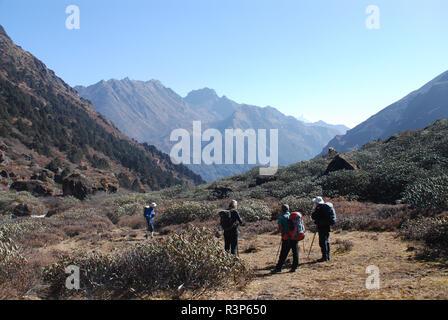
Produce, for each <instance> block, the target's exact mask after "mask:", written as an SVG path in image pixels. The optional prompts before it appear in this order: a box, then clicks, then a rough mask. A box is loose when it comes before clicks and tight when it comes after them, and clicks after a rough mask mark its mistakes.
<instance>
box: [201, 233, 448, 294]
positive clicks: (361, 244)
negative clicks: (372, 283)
mask: <svg viewBox="0 0 448 320" xmlns="http://www.w3.org/2000/svg"><path fill="white" fill-rule="evenodd" d="M331 237H332V238H335V236H334V235H333V234H332V236H331ZM337 239H339V240H338V242H344V241H350V242H352V243H353V247H352V249H351V250H350V251H348V252H345V253H344V254H343V255H334V257H333V258H332V261H330V262H326V263H315V260H316V259H317V258H319V257H320V249H319V246H318V245H317V244H316V243H314V246H313V249H312V252H311V256H310V259H309V260H308V259H307V258H306V255H307V254H304V253H303V243H300V248H301V252H300V267H299V269H298V271H297V272H296V273H293V274H291V273H289V272H287V269H285V271H283V272H282V273H280V274H276V275H271V274H270V268H272V267H273V266H274V264H275V262H276V258H277V257H274V255H275V254H276V251H277V249H278V244H279V237H278V236H274V235H270V234H264V235H260V236H259V237H258V238H257V242H256V243H257V246H258V247H259V248H260V249H261V250H260V251H258V252H250V253H245V251H246V249H248V248H251V247H252V246H253V240H252V241H244V240H243V241H242V242H241V250H240V252H241V257H242V258H243V259H244V260H246V261H247V262H248V263H249V264H250V265H251V266H252V267H253V269H254V275H255V280H253V281H252V282H250V283H249V284H248V285H247V287H246V288H245V289H244V290H240V291H239V290H234V291H232V292H229V291H228V290H227V291H225V292H224V291H219V292H215V293H212V294H207V295H206V296H204V297H203V298H204V299H236V300H246V299H268V300H270V299H293V300H303V299H311V300H313V299H337V300H346V299H448V281H447V279H448V270H447V269H443V268H439V267H437V266H433V265H431V264H424V263H419V262H415V261H414V260H412V259H411V257H412V253H411V252H408V251H407V243H405V242H402V241H400V240H397V239H396V238H395V233H391V232H384V233H377V234H372V233H369V232H340V233H338V234H337ZM310 242H311V238H308V239H307V242H306V249H307V250H308V249H309V246H310ZM332 245H333V250H334V249H336V245H335V241H334V240H332ZM288 260H289V262H291V258H289V259H288ZM369 265H376V266H378V267H379V268H380V289H379V290H367V289H366V287H365V281H366V278H367V274H366V267H367V266H369Z"/></svg>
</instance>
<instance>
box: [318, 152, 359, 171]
mask: <svg viewBox="0 0 448 320" xmlns="http://www.w3.org/2000/svg"><path fill="white" fill-rule="evenodd" d="M339 170H359V167H358V165H357V164H356V162H355V161H353V160H352V159H350V158H349V157H348V156H347V155H345V154H338V155H337V156H335V157H334V158H333V160H332V161H331V162H330V163H329V164H328V167H327V170H325V173H324V174H325V175H327V174H329V173H330V172H334V171H339Z"/></svg>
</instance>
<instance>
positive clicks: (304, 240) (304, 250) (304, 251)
mask: <svg viewBox="0 0 448 320" xmlns="http://www.w3.org/2000/svg"><path fill="white" fill-rule="evenodd" d="M305 242H306V233H305V237H304V238H303V253H305V254H306V249H305V247H306V245H305Z"/></svg>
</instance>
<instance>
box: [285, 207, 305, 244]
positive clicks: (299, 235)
mask: <svg viewBox="0 0 448 320" xmlns="http://www.w3.org/2000/svg"><path fill="white" fill-rule="evenodd" d="M288 229H289V230H288V233H287V234H284V235H283V240H298V241H302V240H303V239H305V225H304V224H303V219H302V214H301V213H300V212H291V214H290V215H289V219H288Z"/></svg>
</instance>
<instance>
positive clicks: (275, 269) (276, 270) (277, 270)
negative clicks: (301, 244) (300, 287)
mask: <svg viewBox="0 0 448 320" xmlns="http://www.w3.org/2000/svg"><path fill="white" fill-rule="evenodd" d="M280 272H282V269H279V268H274V269H272V271H271V274H276V273H280Z"/></svg>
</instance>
